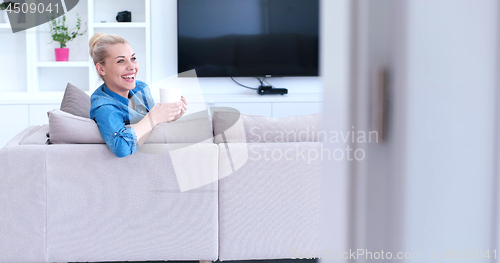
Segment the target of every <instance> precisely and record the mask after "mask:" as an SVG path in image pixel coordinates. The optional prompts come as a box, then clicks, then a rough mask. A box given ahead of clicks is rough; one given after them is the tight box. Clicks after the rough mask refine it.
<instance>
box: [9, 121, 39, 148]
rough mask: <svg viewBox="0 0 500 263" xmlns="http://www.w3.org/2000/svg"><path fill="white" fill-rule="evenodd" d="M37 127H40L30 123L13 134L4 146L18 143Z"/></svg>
mask: <svg viewBox="0 0 500 263" xmlns="http://www.w3.org/2000/svg"><path fill="white" fill-rule="evenodd" d="M38 128H40V125H32V126H29V127H27V128H26V129H24V130H23V131H22V132H20V133H18V134H17V135H16V136H14V137H13V138H12V139H10V141H9V142H7V144H6V145H5V146H14V145H19V143H20V142H21V141H22V140H23V139H24V138H25V137H26V136H29V135H30V134H31V133H33V132H34V131H36V130H37V129H38Z"/></svg>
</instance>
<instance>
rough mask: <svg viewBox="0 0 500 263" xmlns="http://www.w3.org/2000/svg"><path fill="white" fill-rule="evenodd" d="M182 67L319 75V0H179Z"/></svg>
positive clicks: (206, 72)
mask: <svg viewBox="0 0 500 263" xmlns="http://www.w3.org/2000/svg"><path fill="white" fill-rule="evenodd" d="M177 9H178V14H177V18H178V35H177V36H178V38H177V44H178V49H177V55H178V60H177V62H178V72H179V73H181V72H185V71H188V70H192V69H195V70H196V74H197V76H198V77H266V76H267V77H269V76H273V77H275V76H279V77H287V76H288V77H289V76H318V53H319V52H318V50H319V0H178V1H177Z"/></svg>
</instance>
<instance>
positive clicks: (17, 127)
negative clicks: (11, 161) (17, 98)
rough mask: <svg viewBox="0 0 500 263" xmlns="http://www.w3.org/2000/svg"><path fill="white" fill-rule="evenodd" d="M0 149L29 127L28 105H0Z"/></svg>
mask: <svg viewBox="0 0 500 263" xmlns="http://www.w3.org/2000/svg"><path fill="white" fill-rule="evenodd" d="M0 116H1V117H2V125H0V135H1V136H0V148H1V147H4V146H5V144H6V143H7V142H8V141H10V139H12V138H13V137H14V136H15V135H16V134H18V133H20V132H21V131H23V130H24V129H26V128H27V127H28V126H29V110H28V105H0Z"/></svg>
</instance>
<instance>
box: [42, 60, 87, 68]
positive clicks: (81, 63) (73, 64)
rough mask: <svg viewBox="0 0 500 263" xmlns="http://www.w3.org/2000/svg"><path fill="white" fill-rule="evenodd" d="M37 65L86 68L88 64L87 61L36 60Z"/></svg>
mask: <svg viewBox="0 0 500 263" xmlns="http://www.w3.org/2000/svg"><path fill="white" fill-rule="evenodd" d="M36 66H37V67H52V68H57V67H81V68H86V67H88V66H89V62H88V61H48V62H37V63H36Z"/></svg>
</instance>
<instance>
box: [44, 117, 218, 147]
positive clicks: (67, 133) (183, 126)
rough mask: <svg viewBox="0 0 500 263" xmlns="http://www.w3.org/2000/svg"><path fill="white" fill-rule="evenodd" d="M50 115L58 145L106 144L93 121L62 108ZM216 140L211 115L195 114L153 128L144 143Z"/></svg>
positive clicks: (53, 137) (50, 122)
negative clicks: (211, 124)
mask: <svg viewBox="0 0 500 263" xmlns="http://www.w3.org/2000/svg"><path fill="white" fill-rule="evenodd" d="M48 114H49V126H50V142H51V143H55V144H72V143H75V144H78V143H88V144H94V143H105V142H104V140H103V139H102V136H101V132H100V131H99V127H98V126H97V124H96V123H95V121H94V120H92V119H88V118H83V117H80V116H75V115H73V114H69V113H67V112H64V111H61V110H52V111H50V112H48ZM199 142H203V143H213V134H212V129H211V126H210V119H209V117H208V115H206V116H204V115H201V114H196V113H195V114H192V115H187V116H184V117H182V118H180V119H178V120H176V121H174V122H169V123H162V124H159V125H157V126H155V128H154V129H153V131H152V132H151V134H149V136H148V138H147V139H146V141H145V143H199Z"/></svg>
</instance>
